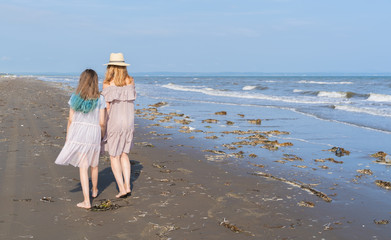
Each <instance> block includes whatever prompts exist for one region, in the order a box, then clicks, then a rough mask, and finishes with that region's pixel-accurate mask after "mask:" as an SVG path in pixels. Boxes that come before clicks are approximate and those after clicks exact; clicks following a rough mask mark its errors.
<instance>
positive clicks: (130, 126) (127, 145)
mask: <svg viewBox="0 0 391 240" xmlns="http://www.w3.org/2000/svg"><path fill="white" fill-rule="evenodd" d="M102 95H103V96H104V97H105V99H106V102H108V103H110V108H109V110H108V116H107V127H106V136H105V138H104V140H103V146H104V150H105V151H107V152H108V153H109V155H110V156H113V157H115V156H119V155H121V154H122V153H129V152H130V149H131V148H132V145H133V133H134V100H135V99H136V90H135V86H134V84H129V85H126V86H123V87H118V86H108V87H106V88H104V89H103V91H102Z"/></svg>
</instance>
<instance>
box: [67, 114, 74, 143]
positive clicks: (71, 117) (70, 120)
mask: <svg viewBox="0 0 391 240" xmlns="http://www.w3.org/2000/svg"><path fill="white" fill-rule="evenodd" d="M74 112H75V111H74V110H73V109H72V108H69V116H68V125H67V136H66V138H65V141H67V140H68V133H69V126H71V123H72V119H73V113H74Z"/></svg>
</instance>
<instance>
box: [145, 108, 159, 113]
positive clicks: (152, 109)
mask: <svg viewBox="0 0 391 240" xmlns="http://www.w3.org/2000/svg"><path fill="white" fill-rule="evenodd" d="M143 110H144V109H143ZM146 110H147V111H150V112H157V108H147V109H146Z"/></svg>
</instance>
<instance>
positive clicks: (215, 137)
mask: <svg viewBox="0 0 391 240" xmlns="http://www.w3.org/2000/svg"><path fill="white" fill-rule="evenodd" d="M205 138H206V139H217V138H219V137H218V136H215V135H212V136H207V137H205Z"/></svg>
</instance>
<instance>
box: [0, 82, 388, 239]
mask: <svg viewBox="0 0 391 240" xmlns="http://www.w3.org/2000/svg"><path fill="white" fill-rule="evenodd" d="M69 93H70V89H69V88H68V87H66V86H64V85H61V84H58V83H48V82H43V81H39V80H36V79H34V78H7V79H0V96H1V97H0V153H1V161H0V181H1V185H0V199H1V204H0V239H388V238H389V236H390V234H391V231H390V229H389V224H379V221H382V220H386V219H388V218H389V217H390V214H391V212H390V211H391V210H390V209H378V207H377V205H376V202H375V201H373V200H372V199H371V198H370V197H368V196H357V195H355V196H352V197H351V198H355V199H358V200H357V201H354V203H352V204H350V205H349V206H346V205H345V203H344V202H342V201H335V199H333V194H334V193H335V192H333V191H332V189H330V191H328V192H325V191H324V190H318V189H317V188H316V185H311V184H302V183H299V182H293V181H291V180H289V179H288V178H287V179H285V178H284V179H281V177H279V178H278V179H277V178H275V177H274V176H272V175H268V174H265V173H264V171H263V166H262V165H256V164H255V165H254V164H253V165H249V166H248V167H247V168H245V169H243V168H242V167H238V164H235V163H234V162H229V161H208V160H207V159H206V158H205V155H206V153H205V152H202V151H201V150H200V148H199V147H197V146H195V145H192V139H189V137H190V135H189V136H186V137H184V136H182V135H179V134H178V135H174V134H172V135H171V134H169V133H166V132H164V131H163V129H162V128H160V127H158V126H156V124H155V122H154V121H152V120H146V119H144V118H141V117H137V118H136V135H135V146H134V148H133V149H132V151H131V154H130V159H131V163H132V185H133V193H132V196H131V197H129V198H127V199H120V200H118V199H115V198H114V196H115V195H116V194H117V189H116V184H115V179H114V176H113V174H112V172H111V168H110V162H109V159H108V158H107V157H106V156H103V157H101V159H100V165H99V191H100V194H99V196H98V197H97V198H96V199H94V200H93V202H92V205H99V204H101V203H102V202H104V201H107V200H110V203H111V204H112V205H111V209H109V210H106V211H103V210H104V209H103V210H102V209H101V210H100V209H98V208H94V209H92V210H84V209H79V208H77V207H76V203H78V202H79V201H81V199H82V194H81V186H80V182H79V179H78V178H79V173H78V169H77V168H74V167H72V166H69V167H63V166H57V165H55V164H54V160H55V159H56V157H57V155H58V153H59V152H60V150H61V148H62V146H63V144H64V141H65V134H66V132H65V130H66V122H67V116H68V106H67V101H68V98H69ZM140 111H141V113H143V110H142V109H140ZM282 180H286V181H282ZM337 194H339V195H338V196H343V197H344V198H349V195H350V191H349V189H344V188H341V189H340V191H338V192H337ZM388 195H389V193H388V192H385V194H384V198H389V196H388ZM334 196H335V195H334ZM361 198H362V200H361ZM378 212H383V213H384V215H382V216H380V215H378ZM376 222H377V223H378V224H377V223H376ZM380 223H381V222H380Z"/></svg>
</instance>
